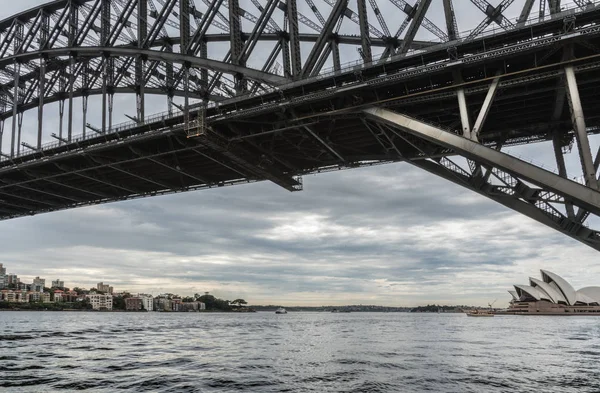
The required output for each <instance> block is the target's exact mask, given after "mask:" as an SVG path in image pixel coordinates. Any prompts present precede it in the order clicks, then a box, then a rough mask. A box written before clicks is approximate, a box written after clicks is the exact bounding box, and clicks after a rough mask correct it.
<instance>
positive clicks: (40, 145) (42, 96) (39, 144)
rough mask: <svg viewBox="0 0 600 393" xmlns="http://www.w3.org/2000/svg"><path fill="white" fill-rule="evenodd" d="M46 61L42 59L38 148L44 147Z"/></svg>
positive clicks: (39, 90)
mask: <svg viewBox="0 0 600 393" xmlns="http://www.w3.org/2000/svg"><path fill="white" fill-rule="evenodd" d="M45 89H46V59H45V58H43V57H42V58H40V80H39V83H38V134H37V148H38V149H40V148H41V147H42V131H43V126H44V95H45V94H46V91H45Z"/></svg>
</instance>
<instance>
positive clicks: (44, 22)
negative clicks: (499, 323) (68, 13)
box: [36, 11, 50, 149]
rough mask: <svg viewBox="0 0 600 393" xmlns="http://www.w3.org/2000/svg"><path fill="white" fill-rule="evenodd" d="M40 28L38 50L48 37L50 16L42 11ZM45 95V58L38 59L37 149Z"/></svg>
mask: <svg viewBox="0 0 600 393" xmlns="http://www.w3.org/2000/svg"><path fill="white" fill-rule="evenodd" d="M41 18H42V19H41V26H40V48H41V49H44V48H46V45H47V44H48V37H49V22H50V16H49V15H48V14H46V13H45V12H43V11H42V15H41ZM45 95H46V58H45V57H43V56H42V57H40V75H39V83H38V134H37V144H36V146H37V148H38V149H41V148H42V133H43V130H44V128H43V127H44V96H45Z"/></svg>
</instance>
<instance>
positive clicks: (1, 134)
mask: <svg viewBox="0 0 600 393" xmlns="http://www.w3.org/2000/svg"><path fill="white" fill-rule="evenodd" d="M3 138H4V119H0V159H1V158H2V157H3V156H4V153H2V139H3Z"/></svg>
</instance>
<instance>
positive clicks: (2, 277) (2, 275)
mask: <svg viewBox="0 0 600 393" xmlns="http://www.w3.org/2000/svg"><path fill="white" fill-rule="evenodd" d="M6 280H8V277H6V268H5V267H4V266H3V265H2V264H1V263H0V289H4V288H6V287H7V286H8V283H7V282H6Z"/></svg>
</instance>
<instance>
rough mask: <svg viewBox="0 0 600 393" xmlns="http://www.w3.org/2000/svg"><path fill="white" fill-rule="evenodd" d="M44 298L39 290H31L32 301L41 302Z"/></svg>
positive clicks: (30, 297)
mask: <svg viewBox="0 0 600 393" xmlns="http://www.w3.org/2000/svg"><path fill="white" fill-rule="evenodd" d="M41 300H42V293H41V292H39V291H30V292H29V301H30V302H39V301H41Z"/></svg>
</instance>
